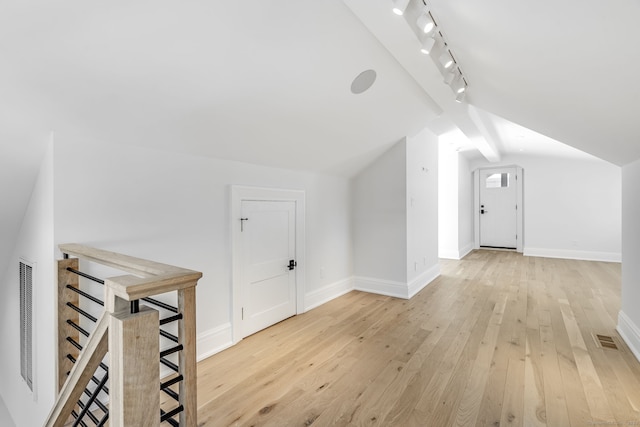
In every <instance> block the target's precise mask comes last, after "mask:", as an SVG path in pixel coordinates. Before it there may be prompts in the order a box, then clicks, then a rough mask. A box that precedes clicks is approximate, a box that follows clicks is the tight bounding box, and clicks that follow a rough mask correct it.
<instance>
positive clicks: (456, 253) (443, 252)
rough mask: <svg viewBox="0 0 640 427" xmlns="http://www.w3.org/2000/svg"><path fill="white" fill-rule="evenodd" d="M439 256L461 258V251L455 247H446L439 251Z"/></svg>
mask: <svg viewBox="0 0 640 427" xmlns="http://www.w3.org/2000/svg"><path fill="white" fill-rule="evenodd" d="M438 258H443V259H460V252H459V251H457V250H455V249H444V250H440V251H438Z"/></svg>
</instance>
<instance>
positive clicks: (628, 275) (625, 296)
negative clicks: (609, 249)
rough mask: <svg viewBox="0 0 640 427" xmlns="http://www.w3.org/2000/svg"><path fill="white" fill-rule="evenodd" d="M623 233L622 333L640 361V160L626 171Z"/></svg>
mask: <svg viewBox="0 0 640 427" xmlns="http://www.w3.org/2000/svg"><path fill="white" fill-rule="evenodd" d="M622 231H623V233H622V295H621V300H622V307H621V309H620V316H619V318H618V331H619V332H620V334H621V335H622V336H623V337H624V339H625V341H626V342H627V344H628V345H629V347H631V349H632V350H633V352H634V354H635V355H636V358H638V360H640V310H638V307H639V306H640V160H637V161H635V162H633V163H631V164H629V165H626V166H624V167H623V168H622Z"/></svg>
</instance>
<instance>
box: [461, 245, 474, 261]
mask: <svg viewBox="0 0 640 427" xmlns="http://www.w3.org/2000/svg"><path fill="white" fill-rule="evenodd" d="M473 249H474V244H473V242H469V243H467V244H466V245H465V246H463V247H462V249H460V252H458V259H462V258H464V257H466V256H467V255H469V254H470V253H471V251H473Z"/></svg>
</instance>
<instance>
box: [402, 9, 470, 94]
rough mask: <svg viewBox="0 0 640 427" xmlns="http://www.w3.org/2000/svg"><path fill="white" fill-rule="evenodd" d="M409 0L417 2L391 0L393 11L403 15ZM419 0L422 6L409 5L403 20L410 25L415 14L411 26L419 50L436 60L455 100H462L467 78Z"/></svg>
mask: <svg viewBox="0 0 640 427" xmlns="http://www.w3.org/2000/svg"><path fill="white" fill-rule="evenodd" d="M410 1H414V2H415V3H418V1H419V0H392V4H393V13H395V14H396V15H404V14H405V11H406V9H407V7H408V5H409V2H410ZM420 1H421V2H422V4H423V5H424V8H422V10H420V9H419V8H418V7H411V8H410V9H409V12H408V13H407V17H406V18H405V21H406V22H407V23H409V24H410V25H411V22H412V21H413V19H416V18H415V16H416V15H417V19H416V21H415V25H416V27H417V28H416V27H413V32H414V34H415V35H416V36H417V37H418V39H419V40H420V52H422V53H423V54H425V55H429V56H430V57H431V59H432V60H433V61H434V62H436V66H437V68H438V69H439V70H440V72H441V73H442V76H443V77H444V82H445V84H447V85H449V86H450V87H451V90H453V93H455V95H456V102H463V101H464V99H465V97H466V95H467V88H468V85H469V84H468V83H467V79H466V78H465V76H464V74H463V73H462V70H461V69H460V65H459V63H458V62H457V61H456V59H455V57H454V55H453V52H451V49H450V48H449V46H448V44H447V42H446V40H447V39H446V37H445V35H444V33H443V32H442V28H441V27H440V26H439V25H438V21H436V19H435V18H436V17H434V15H433V13H432V11H431V9H430V8H429V6H428V5H427V0H420Z"/></svg>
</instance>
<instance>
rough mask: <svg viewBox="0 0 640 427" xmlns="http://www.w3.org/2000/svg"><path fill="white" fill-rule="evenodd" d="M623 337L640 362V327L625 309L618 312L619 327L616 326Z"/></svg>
mask: <svg viewBox="0 0 640 427" xmlns="http://www.w3.org/2000/svg"><path fill="white" fill-rule="evenodd" d="M616 330H617V331H618V333H619V334H620V336H621V337H622V339H623V340H624V342H625V343H627V345H628V346H629V348H630V349H631V352H632V353H633V355H634V356H636V359H638V361H639V362H640V327H638V326H637V325H636V324H634V323H633V321H632V320H631V319H629V316H627V315H626V314H625V313H624V311H622V310H620V313H618V327H617V328H616Z"/></svg>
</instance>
